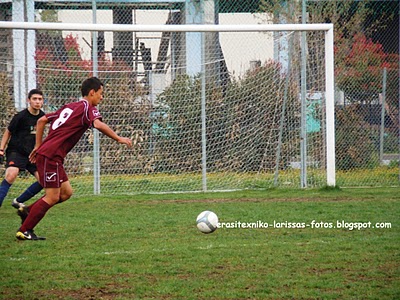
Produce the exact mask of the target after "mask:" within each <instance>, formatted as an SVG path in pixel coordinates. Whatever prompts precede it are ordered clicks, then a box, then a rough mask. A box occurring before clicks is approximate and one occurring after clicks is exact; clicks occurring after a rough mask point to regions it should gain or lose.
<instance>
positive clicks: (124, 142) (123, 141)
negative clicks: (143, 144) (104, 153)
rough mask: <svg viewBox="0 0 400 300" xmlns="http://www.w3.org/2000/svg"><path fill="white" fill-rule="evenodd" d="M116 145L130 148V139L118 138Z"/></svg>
mask: <svg viewBox="0 0 400 300" xmlns="http://www.w3.org/2000/svg"><path fill="white" fill-rule="evenodd" d="M118 143H120V144H125V145H126V146H127V147H128V148H132V140H131V139H130V138H125V137H120V138H119V140H118Z"/></svg>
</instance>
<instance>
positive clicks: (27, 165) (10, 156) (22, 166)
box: [6, 151, 37, 175]
mask: <svg viewBox="0 0 400 300" xmlns="http://www.w3.org/2000/svg"><path fill="white" fill-rule="evenodd" d="M6 158H7V160H6V168H8V167H16V168H18V169H19V170H20V171H24V170H27V171H28V172H29V173H31V174H32V175H35V172H36V171H37V169H36V165H35V164H33V163H31V162H30V161H29V157H28V156H27V155H24V154H21V153H19V152H14V151H10V152H9V151H7V153H6Z"/></svg>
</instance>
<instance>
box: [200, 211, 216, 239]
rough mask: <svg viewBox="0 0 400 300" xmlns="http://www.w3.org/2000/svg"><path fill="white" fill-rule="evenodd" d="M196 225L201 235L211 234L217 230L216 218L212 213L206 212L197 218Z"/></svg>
mask: <svg viewBox="0 0 400 300" xmlns="http://www.w3.org/2000/svg"><path fill="white" fill-rule="evenodd" d="M196 223H197V228H198V229H199V230H200V231H201V232H202V233H211V232H214V231H215V230H216V229H217V228H218V227H217V226H218V216H217V215H216V214H215V213H213V212H212V211H209V210H206V211H203V212H201V213H200V214H199V215H198V216H197V218H196Z"/></svg>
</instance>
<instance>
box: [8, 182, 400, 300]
mask: <svg viewBox="0 0 400 300" xmlns="http://www.w3.org/2000/svg"><path fill="white" fill-rule="evenodd" d="M399 195H400V189H398V188H393V189H390V188H386V189H349V190H338V189H333V190H301V191H299V190H297V191H293V190H292V191H287V190H266V191H243V192H234V193H213V194H208V193H205V194H204V193H199V194H180V195H156V196H154V195H138V196H114V197H111V198H110V197H101V196H99V197H97V196H93V197H85V198H72V199H70V200H69V201H67V202H66V203H64V204H61V205H58V206H55V207H54V208H52V209H51V210H50V211H49V212H48V214H47V215H46V216H45V218H44V219H43V220H42V222H41V223H40V224H39V225H38V226H37V228H36V229H35V231H36V232H37V234H38V235H45V236H46V237H47V240H46V241H17V240H16V239H15V237H14V236H15V232H16V230H17V229H18V227H19V222H20V220H19V218H18V216H17V215H16V211H15V209H13V208H12V207H11V206H10V204H9V203H10V202H9V199H7V200H6V201H5V203H4V204H3V207H2V208H1V209H0V275H1V280H0V299H7V300H11V299H400V280H399V279H400V271H399V270H400V255H399V254H400V250H399V249H400V247H399V246H400V245H399V244H400V230H399V226H400V220H399V216H400V205H399V204H400V196H399ZM203 210H212V211H214V212H215V213H216V214H217V215H218V216H219V218H220V222H221V223H225V225H226V226H228V225H229V226H228V227H230V228H219V229H217V231H216V232H214V233H212V234H208V235H207V234H202V233H200V232H199V231H198V230H197V229H196V226H195V219H196V216H197V215H198V214H199V213H200V212H201V211H203ZM238 222H240V224H242V225H241V226H243V224H246V225H245V226H247V227H248V225H250V224H252V223H256V224H258V226H259V228H237V227H239V223H238ZM261 223H262V225H263V226H264V227H262V228H260V225H261ZM274 224H275V226H274ZM341 224H347V228H338V227H339V225H340V226H341V227H343V226H342V225H341ZM355 224H362V226H368V224H370V227H369V228H363V229H360V230H359V229H356V228H354V229H353V230H350V227H349V226H350V225H355ZM266 225H268V228H265V226H266ZM235 226H236V228H233V227H235ZM253 226H255V225H253ZM377 226H381V227H383V228H376V227H377ZM293 227H304V228H293Z"/></svg>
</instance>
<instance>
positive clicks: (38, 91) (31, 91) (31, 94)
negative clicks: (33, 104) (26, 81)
mask: <svg viewBox="0 0 400 300" xmlns="http://www.w3.org/2000/svg"><path fill="white" fill-rule="evenodd" d="M34 94H38V95H41V96H43V92H42V91H41V90H39V89H32V90H30V91H29V93H28V99H31V97H32V96H33V95H34Z"/></svg>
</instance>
